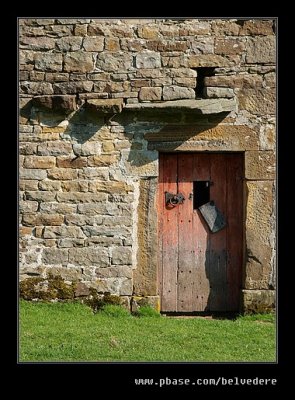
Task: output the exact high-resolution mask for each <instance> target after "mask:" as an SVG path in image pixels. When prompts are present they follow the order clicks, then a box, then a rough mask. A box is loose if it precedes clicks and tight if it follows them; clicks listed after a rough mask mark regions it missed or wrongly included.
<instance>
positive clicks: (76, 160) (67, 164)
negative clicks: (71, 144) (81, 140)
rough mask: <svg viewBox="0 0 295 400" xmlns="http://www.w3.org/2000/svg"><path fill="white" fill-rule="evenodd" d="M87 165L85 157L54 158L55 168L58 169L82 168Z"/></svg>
mask: <svg viewBox="0 0 295 400" xmlns="http://www.w3.org/2000/svg"><path fill="white" fill-rule="evenodd" d="M86 165H87V159H86V158H85V157H79V156H78V157H68V156H60V157H57V158H56V166H57V167H59V168H83V167H85V166H86Z"/></svg>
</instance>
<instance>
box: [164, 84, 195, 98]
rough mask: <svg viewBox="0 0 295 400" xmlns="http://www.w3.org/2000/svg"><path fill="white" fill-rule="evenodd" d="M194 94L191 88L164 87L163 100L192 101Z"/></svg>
mask: <svg viewBox="0 0 295 400" xmlns="http://www.w3.org/2000/svg"><path fill="white" fill-rule="evenodd" d="M195 97H196V93H195V91H194V90H193V89H191V88H186V87H182V86H164V88H163V100H164V101H166V100H178V99H194V98H195Z"/></svg>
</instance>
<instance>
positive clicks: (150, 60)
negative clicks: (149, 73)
mask: <svg viewBox="0 0 295 400" xmlns="http://www.w3.org/2000/svg"><path fill="white" fill-rule="evenodd" d="M160 67H161V56H160V54H159V53H156V52H154V51H143V52H141V53H138V54H137V56H136V68H145V69H146V68H160Z"/></svg>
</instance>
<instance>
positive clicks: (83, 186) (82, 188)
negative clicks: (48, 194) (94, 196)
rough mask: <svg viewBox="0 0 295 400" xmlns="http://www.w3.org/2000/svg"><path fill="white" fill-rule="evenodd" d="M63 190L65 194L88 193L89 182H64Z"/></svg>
mask: <svg viewBox="0 0 295 400" xmlns="http://www.w3.org/2000/svg"><path fill="white" fill-rule="evenodd" d="M61 188H62V191H63V192H88V181H87V180H86V181H85V180H83V181H82V180H77V181H76V180H75V181H65V182H62V184H61Z"/></svg>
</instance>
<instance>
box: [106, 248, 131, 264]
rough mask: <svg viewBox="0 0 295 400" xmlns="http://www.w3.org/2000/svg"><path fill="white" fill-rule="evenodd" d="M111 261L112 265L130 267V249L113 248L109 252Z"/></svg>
mask: <svg viewBox="0 0 295 400" xmlns="http://www.w3.org/2000/svg"><path fill="white" fill-rule="evenodd" d="M111 259H112V261H111V262H112V264H113V265H131V264H132V248H131V247H114V248H112V250H111Z"/></svg>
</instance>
